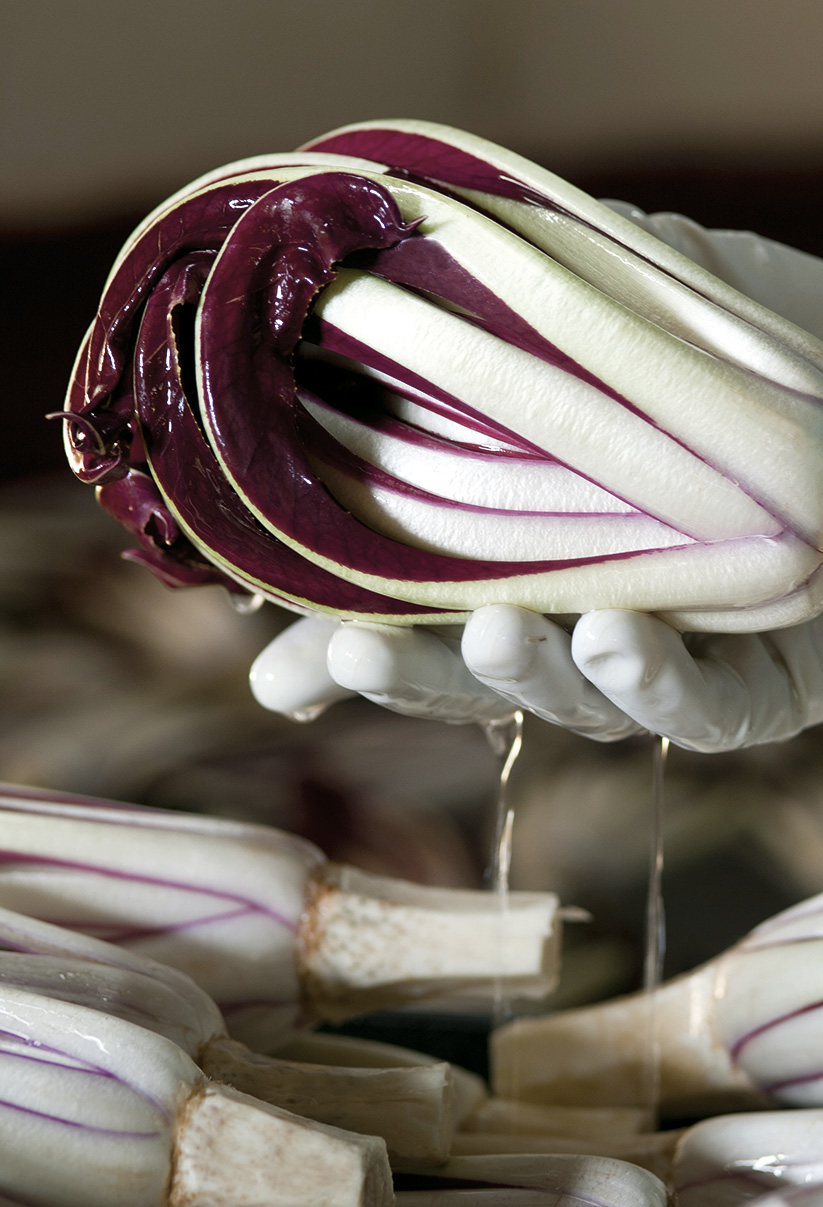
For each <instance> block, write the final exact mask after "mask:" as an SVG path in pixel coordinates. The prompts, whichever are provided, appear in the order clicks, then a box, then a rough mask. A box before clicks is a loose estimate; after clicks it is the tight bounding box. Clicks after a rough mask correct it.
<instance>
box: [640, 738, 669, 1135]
mask: <svg viewBox="0 0 823 1207" xmlns="http://www.w3.org/2000/svg"><path fill="white" fill-rule="evenodd" d="M668 753H669V739H668V738H655V739H654V746H653V747H652V800H651V825H650V827H649V831H650V833H649V879H648V888H647V893H646V928H645V929H646V949H645V958H644V964H643V992H644V994H645V997H646V1011H645V1014H646V1024H645V1025H646V1057H645V1065H644V1069H643V1104H644V1105H645V1106H646V1107H647V1109H648V1111H649V1113H650V1115H651V1117H652V1120H653V1121H654V1124H655V1126H656V1122H657V1117H658V1114H659V1107H660V1052H659V1041H658V1036H657V1026H656V1022H657V1019H656V991H657V989H658V988H659V986H660V984H661V982H662V979H663V961H664V958H665V955H666V917H665V910H664V905H663V821H664V781H665V771H666V758H667V756H668Z"/></svg>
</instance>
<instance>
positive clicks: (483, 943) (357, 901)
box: [299, 864, 560, 1022]
mask: <svg viewBox="0 0 823 1207" xmlns="http://www.w3.org/2000/svg"><path fill="white" fill-rule="evenodd" d="M559 934H560V922H559V908H558V901H557V898H556V896H555V895H554V894H553V893H511V894H510V895H509V897H508V899H507V902H506V906H505V909H504V908H501V903H500V902H499V901H498V900H497V898H496V897H495V895H493V894H492V893H488V892H482V891H478V892H472V891H468V890H458V889H439V888H431V887H428V886H422V885H417V884H411V883H408V882H405V881H401V880H395V879H392V878H389V877H384V876H371V875H368V874H367V873H365V872H360V871H358V870H356V869H355V868H350V867H345V866H340V865H333V864H328V865H326V866H325V867H324V869H323V872H322V879H318V880H317V882H316V891H315V894H314V898H313V900H312V902H311V903H310V906H309V908H308V909H307V911H306V915H305V917H304V922H303V926H302V928H301V932H300V936H299V938H300V944H301V971H302V984H303V988H304V991H305V993H306V995H307V997H308V1008H309V1010H310V1011H311V1012H312V1013H313V1014H314V1015H315V1017H316V1018H319V1019H323V1020H326V1021H329V1022H339V1021H342V1020H343V1019H345V1018H349V1017H351V1016H352V1015H355V1014H363V1013H366V1012H368V1011H372V1010H379V1009H388V1008H391V1007H394V1006H399V1005H403V1004H408V1003H411V1002H414V1001H418V1000H420V999H422V998H431V997H436V996H443V995H447V994H450V993H456V992H458V991H459V992H467V991H468V992H469V993H484V994H485V993H488V994H491V993H493V992H494V990H495V988H499V982H500V980H501V979H503V980H504V981H505V988H506V991H507V992H508V993H509V994H511V995H512V996H526V995H528V996H544V995H546V994H547V993H549V992H550V990H551V989H552V988H553V986H554V984H555V982H556V979H557V968H558V963H559V950H560V938H559Z"/></svg>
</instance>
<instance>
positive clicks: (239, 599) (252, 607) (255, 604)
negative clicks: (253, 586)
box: [229, 593, 266, 616]
mask: <svg viewBox="0 0 823 1207" xmlns="http://www.w3.org/2000/svg"><path fill="white" fill-rule="evenodd" d="M229 601H230V602H231V606H232V607H233V608H234V610H235V612H239V613H240V615H241V616H251V615H252V614H253V613H254V612H259V611H260V609H261V608H262V607H263V604H264V603H265V602H266V597H265V596H264V595H259V594H257V593H255V594H254V595H237V594H233V593H230V594H229Z"/></svg>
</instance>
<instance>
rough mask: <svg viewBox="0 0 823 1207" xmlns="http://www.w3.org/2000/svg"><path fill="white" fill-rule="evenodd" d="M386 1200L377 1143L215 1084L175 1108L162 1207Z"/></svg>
mask: <svg viewBox="0 0 823 1207" xmlns="http://www.w3.org/2000/svg"><path fill="white" fill-rule="evenodd" d="M393 1198H394V1195H393V1191H392V1181H391V1170H390V1168H389V1163H388V1157H387V1155H386V1146H385V1144H384V1143H383V1141H382V1140H379V1139H377V1138H376V1137H373V1136H356V1135H352V1134H350V1133H348V1132H342V1131H338V1130H337V1128H331V1127H326V1126H325V1125H324V1124H322V1123H314V1122H310V1121H309V1120H306V1119H301V1118H299V1117H298V1116H296V1115H291V1114H289V1112H288V1111H283V1110H280V1109H278V1108H277V1107H274V1106H270V1105H268V1104H267V1103H262V1102H259V1101H257V1100H256V1099H254V1098H251V1097H249V1096H248V1095H246V1094H241V1093H239V1091H237V1090H233V1089H231V1088H230V1087H228V1086H221V1085H214V1084H210V1085H206V1086H205V1087H200V1088H198V1089H196V1090H195V1091H194V1093H193V1094H192V1096H191V1097H190V1098H189V1099H188V1100H187V1101H186V1102H185V1103H184V1105H183V1107H182V1108H181V1110H180V1113H179V1116H178V1122H177V1133H176V1139H175V1151H174V1159H173V1173H172V1181H171V1187H170V1190H169V1207H391V1204H392V1202H393Z"/></svg>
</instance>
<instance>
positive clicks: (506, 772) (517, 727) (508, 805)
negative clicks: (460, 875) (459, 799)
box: [483, 710, 523, 1027]
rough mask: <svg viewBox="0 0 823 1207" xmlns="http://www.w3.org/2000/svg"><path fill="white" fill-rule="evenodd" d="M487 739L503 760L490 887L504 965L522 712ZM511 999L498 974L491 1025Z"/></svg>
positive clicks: (503, 1017) (494, 726) (505, 1014)
mask: <svg viewBox="0 0 823 1207" xmlns="http://www.w3.org/2000/svg"><path fill="white" fill-rule="evenodd" d="M483 731H484V733H485V735H486V740H487V741H488V743H489V745H490V746H491V748H492V750H493V751H494V753H495V754H496V755H497V757H498V758H499V760H500V776H499V779H498V783H497V799H496V802H495V813H494V835H493V839H492V849H491V858H490V862H489V873H488V877H489V887H490V890H491V891H492V892H493V893H494V894H495V895H496V897H497V903H498V921H499V930H500V939H499V943H500V948H501V964H502V963H503V962H504V959H503V958H504V956H505V952H504V948H505V944H506V919H507V916H508V908H509V877H510V873H511V861H512V830H513V827H514V805H513V804H512V802H511V797H510V794H509V776H510V775H511V771H512V768H513V767H514V764H515V763H516V762H517V757H518V755H519V754H520V750H521V748H522V745H523V713H522V712H520V711H519V710H518V711H517V712H515V713H513V714H512V715H511V716H510V717H507V718H506V719H505V720H503V721H493V722H489V723H488V724H486V725H484V726H483ZM511 1014H512V1010H511V1001H510V999H509V995H508V993H507V991H506V985H505V978H504V977H498V978H497V980H496V982H495V986H494V1004H493V1015H492V1025H493V1026H494V1027H499V1026H501V1025H502V1024H503V1023H504V1022H507V1021H508V1020H509V1019H510V1018H511Z"/></svg>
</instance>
